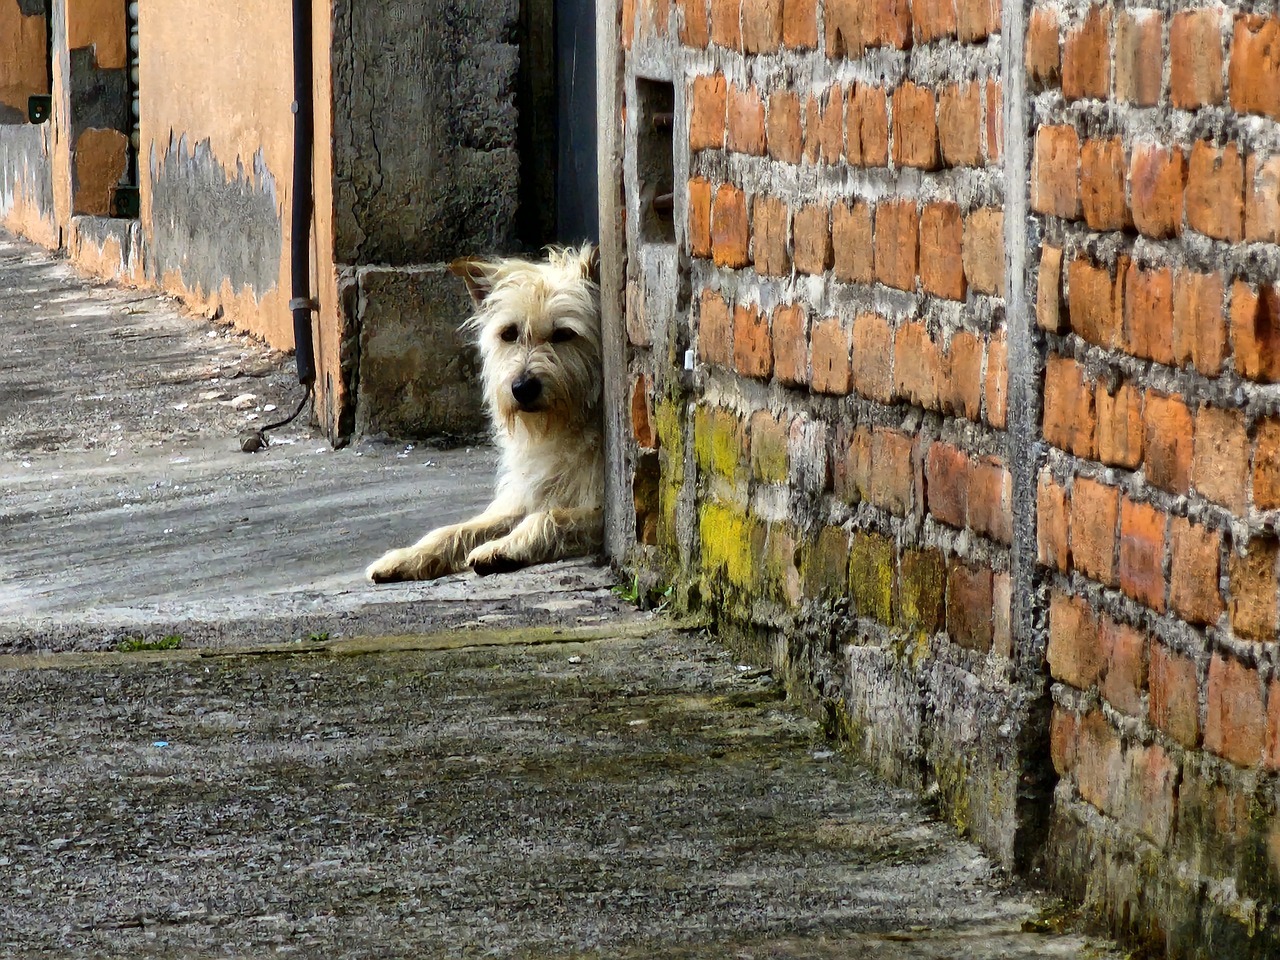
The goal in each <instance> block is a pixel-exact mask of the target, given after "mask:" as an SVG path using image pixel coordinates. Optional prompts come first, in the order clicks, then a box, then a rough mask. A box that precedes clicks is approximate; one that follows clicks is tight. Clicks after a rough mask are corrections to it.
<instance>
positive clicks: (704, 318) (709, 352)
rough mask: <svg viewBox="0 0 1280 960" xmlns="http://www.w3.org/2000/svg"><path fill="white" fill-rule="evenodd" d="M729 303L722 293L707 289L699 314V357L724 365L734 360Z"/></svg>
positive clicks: (726, 365) (708, 361)
mask: <svg viewBox="0 0 1280 960" xmlns="http://www.w3.org/2000/svg"><path fill="white" fill-rule="evenodd" d="M732 342H733V337H732V324H731V321H730V314H729V304H728V303H726V302H725V300H724V298H723V297H721V296H720V294H718V293H715V292H714V291H711V290H705V291H703V294H702V300H701V309H700V310H699V316H698V357H699V358H700V359H701V360H703V361H705V362H707V363H714V364H717V365H719V366H722V367H728V366H729V364H730V363H731V362H732V360H733V348H732V346H731V344H732Z"/></svg>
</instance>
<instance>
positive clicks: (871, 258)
mask: <svg viewBox="0 0 1280 960" xmlns="http://www.w3.org/2000/svg"><path fill="white" fill-rule="evenodd" d="M872 237H873V234H872V216H871V205H870V204H868V203H867V202H866V201H865V200H855V201H853V203H852V204H849V203H837V204H836V205H835V206H834V207H832V208H831V245H832V254H833V260H834V262H833V269H832V273H833V275H834V276H835V278H836V279H837V280H843V281H844V282H845V283H871V282H872V281H873V280H875V252H874V247H873V246H872Z"/></svg>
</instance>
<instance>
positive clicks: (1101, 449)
mask: <svg viewBox="0 0 1280 960" xmlns="http://www.w3.org/2000/svg"><path fill="white" fill-rule="evenodd" d="M1094 402H1095V404H1096V407H1097V412H1098V459H1099V460H1101V461H1102V462H1103V463H1105V464H1107V465H1108V466H1112V467H1125V468H1126V469H1128V470H1136V469H1137V468H1138V466H1139V464H1141V463H1142V429H1143V428H1142V393H1141V391H1140V390H1139V389H1138V388H1137V387H1135V386H1134V385H1133V384H1132V383H1122V384H1120V385H1119V386H1117V387H1116V389H1115V392H1114V393H1112V392H1110V391H1108V390H1106V389H1105V388H1104V387H1103V386H1102V385H1099V386H1098V389H1097V390H1096V391H1095V394H1094Z"/></svg>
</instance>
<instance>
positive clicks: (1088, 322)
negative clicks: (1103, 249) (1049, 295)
mask: <svg viewBox="0 0 1280 960" xmlns="http://www.w3.org/2000/svg"><path fill="white" fill-rule="evenodd" d="M1118 272H1119V274H1120V276H1121V277H1123V275H1124V274H1123V270H1121V271H1118ZM1118 286H1119V285H1117V284H1116V283H1115V282H1114V281H1113V280H1112V277H1111V271H1110V270H1109V269H1107V267H1106V266H1104V265H1102V264H1095V263H1091V262H1089V261H1088V260H1083V259H1078V260H1072V261H1071V263H1069V264H1068V265H1067V308H1068V317H1069V319H1070V322H1071V329H1072V330H1074V331H1075V332H1076V333H1077V334H1079V335H1080V336H1081V337H1083V338H1084V339H1085V340H1088V341H1089V342H1090V343H1094V344H1097V345H1098V346H1100V347H1115V346H1119V345H1121V344H1122V343H1123V339H1124V326H1123V323H1124V315H1123V312H1122V311H1120V310H1117V309H1116V307H1117V304H1116V299H1117V297H1116V291H1117V288H1118Z"/></svg>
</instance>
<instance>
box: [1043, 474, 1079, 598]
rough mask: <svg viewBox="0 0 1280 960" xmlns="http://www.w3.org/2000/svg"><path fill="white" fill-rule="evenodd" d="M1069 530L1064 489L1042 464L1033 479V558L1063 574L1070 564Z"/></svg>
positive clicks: (1065, 491)
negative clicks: (1034, 484) (1034, 483)
mask: <svg viewBox="0 0 1280 960" xmlns="http://www.w3.org/2000/svg"><path fill="white" fill-rule="evenodd" d="M1070 533H1071V523H1070V516H1069V513H1068V509H1067V489H1066V487H1064V486H1062V485H1061V484H1059V483H1058V482H1057V481H1056V480H1054V479H1053V474H1052V473H1050V471H1049V469H1048V468H1047V467H1045V468H1043V469H1041V471H1040V479H1039V480H1038V481H1037V482H1036V559H1037V560H1038V561H1039V562H1040V563H1041V564H1042V565H1044V566H1046V567H1050V568H1052V569H1054V570H1061V571H1062V572H1063V573H1065V572H1066V571H1067V570H1068V569H1070V567H1071V549H1070Z"/></svg>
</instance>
